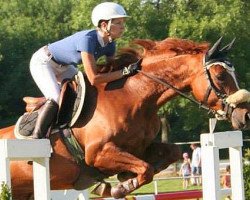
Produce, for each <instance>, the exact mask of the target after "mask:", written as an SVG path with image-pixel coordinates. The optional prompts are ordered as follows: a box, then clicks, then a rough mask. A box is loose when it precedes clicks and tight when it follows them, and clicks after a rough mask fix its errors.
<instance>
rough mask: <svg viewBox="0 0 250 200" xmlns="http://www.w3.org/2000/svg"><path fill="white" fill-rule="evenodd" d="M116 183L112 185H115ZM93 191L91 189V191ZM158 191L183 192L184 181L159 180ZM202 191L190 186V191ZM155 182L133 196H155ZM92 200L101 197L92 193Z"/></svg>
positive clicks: (197, 187) (198, 187)
mask: <svg viewBox="0 0 250 200" xmlns="http://www.w3.org/2000/svg"><path fill="white" fill-rule="evenodd" d="M114 184H115V183H112V185H114ZM92 189H93V187H92V188H90V190H89V191H91V190H92ZM157 189H158V193H164V192H174V191H183V188H182V179H172V180H157ZM196 189H201V186H189V187H188V190H196ZM154 192H155V190H154V182H151V183H149V184H147V185H144V186H142V187H141V188H139V189H137V190H135V191H134V192H132V193H131V195H143V194H154ZM89 194H90V198H98V197H99V196H96V195H93V194H91V193H89Z"/></svg>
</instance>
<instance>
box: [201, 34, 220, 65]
mask: <svg viewBox="0 0 250 200" xmlns="http://www.w3.org/2000/svg"><path fill="white" fill-rule="evenodd" d="M222 38H223V37H220V38H219V39H218V40H217V41H216V42H215V43H214V45H213V46H212V48H210V49H209V50H208V52H207V53H206V57H205V61H206V62H208V61H209V60H211V59H213V58H215V57H216V56H217V55H218V54H219V53H220V45H221V40H222Z"/></svg>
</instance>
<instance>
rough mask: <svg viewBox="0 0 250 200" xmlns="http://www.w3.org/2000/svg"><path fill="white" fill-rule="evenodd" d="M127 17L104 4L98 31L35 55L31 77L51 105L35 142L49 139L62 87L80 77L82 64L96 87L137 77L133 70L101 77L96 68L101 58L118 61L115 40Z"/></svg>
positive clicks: (96, 12) (96, 20)
mask: <svg viewBox="0 0 250 200" xmlns="http://www.w3.org/2000/svg"><path fill="white" fill-rule="evenodd" d="M127 17H128V15H127V14H126V11H125V10H124V8H123V7H122V6H121V5H119V4H117V3H113V2H105V3H101V4H99V5H97V6H96V7H95V8H94V9H93V11H92V17H91V18H92V23H93V25H94V26H95V27H96V29H92V30H83V31H80V32H77V33H75V34H73V35H71V36H69V37H66V38H64V39H62V40H59V41H56V42H54V43H51V44H48V45H46V46H43V47H42V48H40V49H39V50H38V51H37V52H35V53H34V54H33V56H32V58H31V61H30V71H31V75H32V77H33V79H34V80H35V82H36V84H37V86H38V87H39V89H40V90H41V92H42V93H43V95H44V96H45V97H46V100H47V101H46V103H45V105H44V106H43V108H42V110H41V112H40V113H39V116H38V118H37V122H36V125H35V129H34V131H33V135H32V138H34V139H38V138H43V137H45V136H46V134H47V131H48V129H49V127H50V126H51V124H52V123H53V121H54V120H55V118H56V115H57V111H58V102H59V96H60V83H61V82H62V81H63V80H64V79H67V78H72V77H73V76H74V75H76V74H77V68H76V66H77V65H78V64H81V63H82V64H83V66H84V70H85V73H86V75H87V78H88V80H89V82H90V83H91V85H93V86H96V85H98V84H101V83H107V82H111V81H114V80H117V79H121V78H122V77H124V76H129V75H133V74H134V73H135V71H136V69H135V68H134V67H131V66H128V67H124V68H123V69H122V70H117V71H114V72H108V73H98V70H97V65H96V60H97V59H98V58H99V57H101V56H106V61H107V62H109V61H111V60H112V59H114V54H115V49H116V43H115V39H117V38H120V37H121V36H122V34H123V32H124V30H125V27H124V24H125V19H126V18H127Z"/></svg>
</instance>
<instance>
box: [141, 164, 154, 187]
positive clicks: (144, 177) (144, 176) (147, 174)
mask: <svg viewBox="0 0 250 200" xmlns="http://www.w3.org/2000/svg"><path fill="white" fill-rule="evenodd" d="M153 177H154V168H153V166H151V165H150V164H147V165H145V166H144V170H143V173H141V174H140V175H138V182H139V184H147V183H150V182H151V181H153Z"/></svg>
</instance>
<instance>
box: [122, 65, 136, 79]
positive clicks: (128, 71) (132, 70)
mask: <svg viewBox="0 0 250 200" xmlns="http://www.w3.org/2000/svg"><path fill="white" fill-rule="evenodd" d="M138 69H139V67H138V64H137V63H133V64H130V65H129V66H128V67H124V68H123V69H122V75H123V76H131V75H134V74H136V73H137V70H138Z"/></svg>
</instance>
